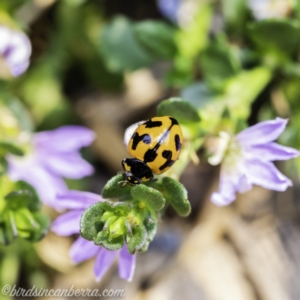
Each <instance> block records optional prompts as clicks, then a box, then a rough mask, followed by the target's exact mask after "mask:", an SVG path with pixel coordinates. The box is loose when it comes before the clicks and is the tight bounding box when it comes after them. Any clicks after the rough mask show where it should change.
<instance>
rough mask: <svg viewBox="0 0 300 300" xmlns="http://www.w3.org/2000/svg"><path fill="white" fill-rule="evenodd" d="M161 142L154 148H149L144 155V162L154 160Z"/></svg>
mask: <svg viewBox="0 0 300 300" xmlns="http://www.w3.org/2000/svg"><path fill="white" fill-rule="evenodd" d="M158 147H159V144H157V145H156V146H155V147H154V148H153V149H148V150H147V151H146V153H145V155H144V163H148V162H152V161H154V160H155V158H156V157H157V153H156V152H157V149H158Z"/></svg>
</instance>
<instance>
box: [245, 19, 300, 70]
mask: <svg viewBox="0 0 300 300" xmlns="http://www.w3.org/2000/svg"><path fill="white" fill-rule="evenodd" d="M299 33H300V23H299V21H298V20H280V19H278V20H264V21H261V22H256V23H252V24H251V25H250V26H249V35H250V37H251V39H252V40H253V42H254V43H255V45H256V46H257V48H258V49H259V50H260V51H261V52H262V53H263V54H267V55H268V57H267V59H268V60H270V59H272V63H273V64H274V63H275V64H277V65H279V66H280V63H281V62H282V61H285V60H288V59H290V57H291V55H295V54H296V51H297V50H298V48H299V43H300V34H299ZM269 57H270V58H269ZM273 60H274V62H273Z"/></svg>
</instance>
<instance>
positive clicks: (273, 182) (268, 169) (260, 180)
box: [244, 159, 292, 192]
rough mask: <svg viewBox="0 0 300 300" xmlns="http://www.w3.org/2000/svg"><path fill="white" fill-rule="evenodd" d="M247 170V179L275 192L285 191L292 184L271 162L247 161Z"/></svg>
mask: <svg viewBox="0 0 300 300" xmlns="http://www.w3.org/2000/svg"><path fill="white" fill-rule="evenodd" d="M244 164H245V169H246V170H247V174H246V176H247V178H248V180H249V181H250V182H251V183H253V184H257V185H260V186H262V187H263V188H266V189H269V190H274V191H280V192H282V191H285V190H286V189H287V188H288V187H289V186H292V182H291V180H290V179H289V178H287V177H286V176H284V175H283V174H282V173H281V172H280V171H279V170H278V169H277V168H276V167H275V166H274V164H273V163H271V162H267V161H261V160H258V159H256V160H254V159H252V160H246V161H245V163H244Z"/></svg>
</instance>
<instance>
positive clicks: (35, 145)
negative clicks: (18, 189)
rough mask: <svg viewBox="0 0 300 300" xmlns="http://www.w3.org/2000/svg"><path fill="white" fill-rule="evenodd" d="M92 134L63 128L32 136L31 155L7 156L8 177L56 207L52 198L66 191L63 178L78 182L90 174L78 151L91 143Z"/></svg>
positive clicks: (81, 130) (80, 129)
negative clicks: (34, 191) (35, 192)
mask: <svg viewBox="0 0 300 300" xmlns="http://www.w3.org/2000/svg"><path fill="white" fill-rule="evenodd" d="M94 137H95V135H94V132H93V131H91V130H90V129H88V128H85V127H82V126H63V127H60V128H58V129H55V130H51V131H44V132H39V133H36V134H34V135H33V136H32V138H31V139H30V141H29V144H30V147H31V152H30V153H28V154H26V155H24V156H22V157H19V156H14V155H8V156H7V160H8V176H9V177H10V179H11V180H14V181H17V180H24V181H26V182H28V183H29V184H31V185H32V186H33V187H34V188H35V189H36V190H37V192H38V194H39V196H40V198H41V200H42V201H44V202H45V203H46V204H47V205H49V206H53V207H54V208H58V207H59V204H58V203H57V202H58V201H57V199H56V196H57V194H61V193H64V192H66V191H67V185H66V183H65V182H64V180H63V177H64V178H72V179H79V178H82V177H84V176H88V175H91V174H92V173H93V167H92V166H91V165H90V164H89V163H88V162H86V161H85V160H84V159H82V157H81V156H80V153H79V149H80V148H81V147H86V146H88V145H90V144H91V143H92V141H93V140H94Z"/></svg>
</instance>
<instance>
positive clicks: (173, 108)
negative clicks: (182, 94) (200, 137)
mask: <svg viewBox="0 0 300 300" xmlns="http://www.w3.org/2000/svg"><path fill="white" fill-rule="evenodd" d="M157 115H158V116H171V117H174V118H175V119H176V120H177V121H178V122H179V124H190V123H193V122H199V121H200V117H199V115H198V112H197V110H196V109H195V108H194V107H193V106H192V105H191V104H190V103H189V102H187V101H184V100H183V99H181V98H170V99H168V100H164V101H162V102H161V103H160V104H159V105H158V107H157Z"/></svg>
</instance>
